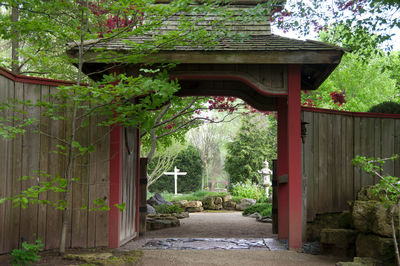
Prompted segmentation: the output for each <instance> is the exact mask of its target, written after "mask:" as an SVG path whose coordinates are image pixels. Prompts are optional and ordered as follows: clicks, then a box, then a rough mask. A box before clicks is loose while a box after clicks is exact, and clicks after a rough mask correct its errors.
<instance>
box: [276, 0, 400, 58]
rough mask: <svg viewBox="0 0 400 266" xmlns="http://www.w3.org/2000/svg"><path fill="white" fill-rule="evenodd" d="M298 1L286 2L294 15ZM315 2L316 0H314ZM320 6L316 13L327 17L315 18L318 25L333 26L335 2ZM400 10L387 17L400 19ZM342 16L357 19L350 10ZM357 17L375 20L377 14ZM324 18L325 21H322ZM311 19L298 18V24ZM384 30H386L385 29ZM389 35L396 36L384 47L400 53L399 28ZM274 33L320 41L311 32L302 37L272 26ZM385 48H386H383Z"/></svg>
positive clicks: (308, 0)
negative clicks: (332, 11)
mask: <svg viewBox="0 0 400 266" xmlns="http://www.w3.org/2000/svg"><path fill="white" fill-rule="evenodd" d="M298 1H300V0H286V6H285V7H286V8H287V9H288V10H289V11H290V12H293V13H294V14H296V12H300V11H299V10H298V8H299V5H298ZM301 1H302V2H303V4H304V5H305V6H310V5H311V6H313V0H301ZM314 1H315V0H314ZM319 4H320V6H319V7H316V9H315V11H317V12H323V13H324V14H325V15H326V16H321V17H319V18H317V17H313V19H315V20H317V21H318V23H319V24H320V25H326V24H325V23H327V24H328V25H329V24H332V23H335V22H337V17H335V16H334V15H333V14H332V13H331V11H328V10H332V9H334V10H336V11H338V10H337V6H336V5H335V4H334V2H333V1H332V2H331V0H320V1H319ZM399 10H400V9H396V8H393V9H392V10H391V11H390V12H389V13H387V14H386V15H387V16H391V17H392V18H400V12H399ZM340 14H341V16H342V18H349V19H352V18H355V17H354V16H355V15H354V13H352V12H350V11H349V10H347V11H343V12H342V11H340ZM356 16H357V17H361V18H363V19H366V18H372V19H374V18H375V16H376V14H375V13H371V12H368V11H367V12H365V13H364V14H362V15H360V14H358V15H356ZM322 18H323V19H322ZM309 20H310V18H305V17H304V18H300V17H297V21H298V23H299V24H300V25H301V23H309ZM381 29H382V28H381ZM383 29H384V28H383ZM387 31H388V33H390V34H393V35H394V36H393V37H392V39H391V40H390V41H388V42H387V43H384V46H392V50H393V51H400V29H399V28H395V29H388V30H387ZM272 32H273V33H274V34H277V35H280V36H285V37H288V38H294V39H311V40H318V34H317V33H315V32H311V34H310V35H308V36H305V37H303V36H300V35H299V34H297V33H296V32H293V31H289V32H286V33H285V32H283V31H282V30H281V29H278V28H277V27H276V26H272ZM381 48H384V47H381Z"/></svg>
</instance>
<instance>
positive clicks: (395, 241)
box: [390, 206, 400, 266]
mask: <svg viewBox="0 0 400 266" xmlns="http://www.w3.org/2000/svg"><path fill="white" fill-rule="evenodd" d="M394 210H395V207H394V206H393V207H392V211H391V214H392V215H391V216H392V217H391V220H390V221H391V225H392V237H393V244H394V250H395V251H396V259H397V265H398V266H400V255H399V246H398V245H397V237H396V230H395V227H394ZM399 211H400V210H399ZM399 213H400V212H399Z"/></svg>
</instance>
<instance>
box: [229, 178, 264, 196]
mask: <svg viewBox="0 0 400 266" xmlns="http://www.w3.org/2000/svg"><path fill="white" fill-rule="evenodd" d="M232 195H233V196H237V197H241V198H247V199H255V200H258V199H260V198H262V197H263V195H265V192H264V191H263V189H262V188H259V187H257V185H256V184H253V183H252V182H251V181H250V180H249V179H247V180H246V182H245V183H242V182H239V183H236V184H234V185H233V186H232Z"/></svg>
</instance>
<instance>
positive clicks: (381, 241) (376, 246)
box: [356, 234, 395, 265]
mask: <svg viewBox="0 0 400 266" xmlns="http://www.w3.org/2000/svg"><path fill="white" fill-rule="evenodd" d="M356 253H357V257H370V258H375V259H378V260H381V261H382V262H383V263H384V264H383V265H388V264H390V263H393V262H394V261H395V251H394V245H393V239H392V238H388V237H380V236H377V235H367V234H358V236H357V240H356Z"/></svg>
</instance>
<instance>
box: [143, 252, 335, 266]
mask: <svg viewBox="0 0 400 266" xmlns="http://www.w3.org/2000/svg"><path fill="white" fill-rule="evenodd" d="M337 261H338V260H337V259H335V258H329V257H325V256H315V255H308V254H303V253H297V252H294V251H266V250H265V249H263V250H256V249H253V250H252V249H250V250H144V251H143V258H142V264H141V265H146V266H147V265H163V266H181V265H182V266H198V265H212V266H214V265H218V266H219V265H229V266H236V265H238V266H253V265H254V266H255V265H279V266H283V265H284V266H286V265H288V266H291V265H293V266H312V265H315V266H325V265H335V263H336V262H337Z"/></svg>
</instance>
